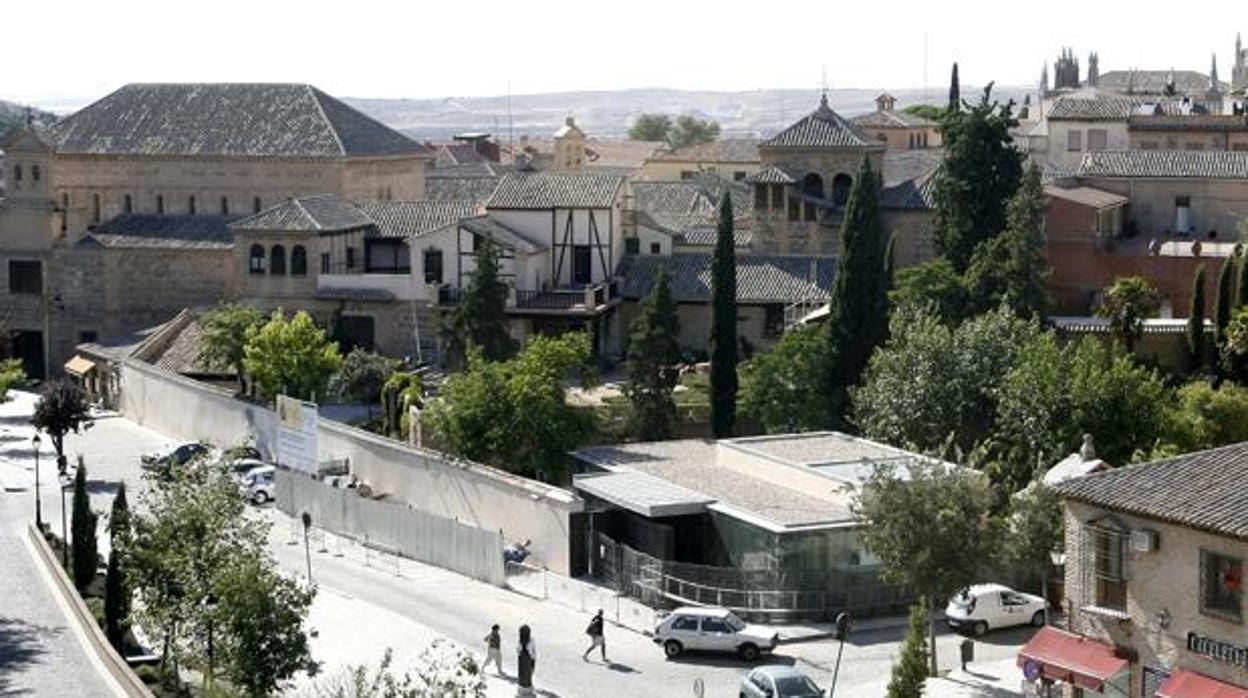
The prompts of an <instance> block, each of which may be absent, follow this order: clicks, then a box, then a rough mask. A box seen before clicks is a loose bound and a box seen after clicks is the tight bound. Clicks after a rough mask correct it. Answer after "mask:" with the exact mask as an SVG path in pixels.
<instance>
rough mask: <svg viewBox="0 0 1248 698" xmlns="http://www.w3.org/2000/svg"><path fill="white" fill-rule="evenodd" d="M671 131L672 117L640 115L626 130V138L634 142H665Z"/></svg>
mask: <svg viewBox="0 0 1248 698" xmlns="http://www.w3.org/2000/svg"><path fill="white" fill-rule="evenodd" d="M671 130H672V117H670V116H668V115H667V114H641V115H639V116H638V117H637V118H636V119H635V120H633V125H632V126H630V127H629V128H628V137H629V139H630V140H634V141H666V140H667V134H668V133H669V132H670V131H671Z"/></svg>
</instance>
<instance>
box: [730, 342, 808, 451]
mask: <svg viewBox="0 0 1248 698" xmlns="http://www.w3.org/2000/svg"><path fill="white" fill-rule="evenodd" d="M827 351H828V343H827V336H826V330H824V329H823V328H822V327H821V326H817V325H808V326H805V327H798V328H794V329H791V330H789V331H787V332H785V333H784V335H782V336H781V337H780V341H778V342H777V343H776V345H775V346H774V347H772V348H771V349H769V350H767V351H765V352H762V353H759V354H756V355H754V357H753V358H751V359H750V360H749V361H747V362H746V363H745V364H743V365H742V367H741V411H742V414H743V415H744V416H746V417H749V418H750V419H752V420H755V421H757V422H758V423H760V424H761V425H762V426H763V429H764V431H766V432H767V433H769V434H786V433H792V432H798V431H813V430H816V429H822V428H824V426H825V425H826V417H825V414H826V411H827V398H826V397H825V395H824V388H823V386H824V385H826V379H824V378H823V372H824V371H826V370H827V369H828V362H827V359H826V358H825V357H826V355H827Z"/></svg>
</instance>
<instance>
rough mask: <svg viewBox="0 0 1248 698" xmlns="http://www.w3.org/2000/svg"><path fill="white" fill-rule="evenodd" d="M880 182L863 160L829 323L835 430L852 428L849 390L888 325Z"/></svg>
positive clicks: (829, 410)
mask: <svg viewBox="0 0 1248 698" xmlns="http://www.w3.org/2000/svg"><path fill="white" fill-rule="evenodd" d="M879 182H880V180H879V177H878V176H877V175H876V173H875V172H874V171H873V170H872V168H871V161H870V160H869V159H868V158H866V157H864V158H863V159H862V163H861V165H860V166H859V168H858V176H857V177H856V178H855V179H854V183H853V186H852V187H851V188H850V191H849V200H848V201H847V202H846V205H845V215H844V218H843V220H842V223H841V246H840V250H841V253H840V257H839V259H838V260H837V272H836V281H835V284H834V286H833V289H832V302H831V304H830V306H829V314H828V319H827V323H826V324H827V328H828V352H827V355H826V359H827V361H828V368H827V370H826V371H825V372H824V373H823V376H824V377H825V379H826V380H827V384H826V387H825V390H826V397H827V406H826V408H825V414H826V415H827V419H828V423H829V424H831V425H832V426H833V428H836V429H841V430H845V429H847V428H848V424H847V422H846V417H847V416H848V412H849V389H850V388H851V387H852V386H855V385H857V384H858V382H859V381H860V380H861V378H862V372H863V371H864V370H866V367H867V361H868V360H870V358H871V353H872V352H873V351H875V347H876V346H878V345H879V343H880V342H881V341H882V340H883V338H884V333H885V331H886V329H887V324H888V277H887V275H886V270H885V266H884V257H885V240H884V234H883V231H882V230H881V227H880V220H879Z"/></svg>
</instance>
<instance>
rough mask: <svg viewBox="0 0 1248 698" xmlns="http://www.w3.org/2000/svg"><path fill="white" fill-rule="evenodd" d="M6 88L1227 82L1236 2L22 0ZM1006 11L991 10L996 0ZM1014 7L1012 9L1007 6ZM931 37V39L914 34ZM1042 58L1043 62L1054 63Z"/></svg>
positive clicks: (83, 91) (358, 89)
mask: <svg viewBox="0 0 1248 698" xmlns="http://www.w3.org/2000/svg"><path fill="white" fill-rule="evenodd" d="M9 4H10V3H6V7H5V11H4V13H3V15H2V16H3V24H4V25H5V27H0V46H3V48H4V55H5V67H4V69H3V71H0V99H8V100H11V101H18V102H23V103H35V104H38V105H41V106H51V107H57V106H60V108H62V109H64V108H66V107H67V106H76V105H81V104H83V103H85V102H89V101H91V100H94V99H96V98H98V97H101V96H103V95H104V94H107V93H108V92H110V91H112V90H113V89H115V88H117V87H119V86H121V85H123V84H125V83H128V82H308V83H312V84H315V85H317V86H318V87H321V88H322V89H324V90H326V91H327V92H330V93H331V94H334V95H337V96H342V97H411V98H440V97H448V96H456V97H466V96H487V95H499V94H504V93H506V92H507V90H508V84H510V89H511V92H512V93H513V94H534V93H542V92H557V91H565V90H612V89H624V88H631V87H672V88H685V89H711V90H752V89H759V88H797V89H806V88H810V89H815V88H818V87H820V86H821V85H822V84H823V82H824V79H825V78H824V77H823V76H824V74H825V71H826V84H827V85H828V86H829V87H831V88H833V89H835V88H846V87H858V88H870V89H900V88H921V87H925V86H928V87H931V88H933V89H942V90H943V88H944V86H945V85H946V84H947V82H948V76H949V67H950V64H951V63H952V62H953V61H955V60H956V61H958V62H959V64H960V65H959V70H960V73H961V80H962V84H964V85H982V84H984V83H986V82H987V81H989V80H995V81H996V82H997V83H998V84H1003V85H1032V84H1034V83H1035V82H1036V81H1037V80H1038V78H1039V74H1040V69H1041V66H1042V65H1043V64H1044V62H1045V61H1046V60H1047V61H1049V62H1050V63H1051V62H1052V61H1053V59H1054V58H1055V57H1056V55H1057V53H1058V51H1059V50H1060V49H1061V48H1062V47H1063V46H1070V47H1072V48H1074V50H1075V52H1076V54H1077V55H1078V56H1079V57H1080V63H1081V65H1082V66H1083V67H1084V68H1085V69H1086V59H1087V54H1088V52H1089V51H1092V50H1096V51H1097V52H1098V53H1099V54H1100V62H1101V71H1102V72H1106V71H1108V70H1113V69H1129V68H1131V67H1140V68H1158V69H1165V68H1170V67H1172V66H1173V67H1175V68H1179V69H1195V70H1200V71H1202V72H1204V71H1207V70H1208V68H1209V60H1210V55H1211V53H1212V52H1214V51H1216V52H1217V53H1218V64H1219V72H1220V77H1222V79H1224V80H1229V79H1230V74H1231V65H1232V64H1233V61H1234V55H1233V54H1234V42H1235V33H1236V32H1237V31H1239V30H1240V29H1241V28H1242V29H1244V30H1248V13H1242V12H1241V13H1239V14H1240V16H1242V17H1243V20H1242V22H1243V26H1242V27H1241V26H1238V25H1237V24H1236V21H1237V20H1236V18H1235V15H1236V13H1235V12H1233V11H1232V8H1234V7H1235V3H1232V2H1230V1H1229V0H1222V1H1221V2H1211V1H1209V0H1187V1H1186V2H1184V3H1183V11H1182V12H1172V13H1167V14H1166V18H1165V21H1164V23H1163V22H1159V21H1158V20H1157V19H1156V18H1157V16H1158V15H1157V14H1156V13H1152V12H1133V11H1129V10H1126V9H1123V8H1125V7H1126V6H1127V3H1124V2H1121V0H1118V1H1115V2H1104V1H1095V0H1093V1H1089V0H1081V1H1070V0H1050V1H1049V2H1041V3H1032V4H1026V5H1022V4H1018V3H1001V4H998V3H989V2H951V1H949V0H946V1H945V2H931V1H930V0H888V1H887V2H878V1H877V2H865V3H864V2H838V1H836V0H817V1H808V0H786V1H785V2H740V1H737V2H722V1H720V2H714V3H712V2H705V1H704V0H627V1H625V2H612V3H607V2H601V1H600V0H589V1H586V0H580V1H574V0H471V1H468V2H465V1H464V0H459V1H456V2H441V1H439V2H430V1H429V0H408V1H407V2H389V1H381V0H350V1H342V0H338V1H337V2H326V1H323V0H303V1H301V2H292V1H289V0H247V1H240V0H212V1H204V2H195V3H191V2H186V0H158V1H152V0H110V1H109V2H100V1H99V0H85V1H84V0H62V1H61V2H57V3H55V4H54V5H49V4H48V3H46V2H37V1H36V0H17V4H16V6H13V7H10V6H7V5H9ZM996 7H1003V8H1006V9H1004V10H1002V11H997V10H994V9H993V8H996ZM1020 10H1021V12H1020ZM925 46H926V51H925V48H924V47H925ZM1050 70H1051V69H1050Z"/></svg>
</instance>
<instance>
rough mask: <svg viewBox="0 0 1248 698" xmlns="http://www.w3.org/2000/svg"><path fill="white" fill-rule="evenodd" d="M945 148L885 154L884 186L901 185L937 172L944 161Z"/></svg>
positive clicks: (898, 151)
mask: <svg viewBox="0 0 1248 698" xmlns="http://www.w3.org/2000/svg"><path fill="white" fill-rule="evenodd" d="M944 158H945V151H944V149H943V148H916V149H914V150H895V151H891V152H887V153H884V166H883V170H884V186H885V187H891V186H893V185H894V184H901V183H902V182H904V181H906V180H907V179H918V178H920V177H925V176H927V175H930V174H932V173H933V172H935V171H936V170H937V169H938V168H939V167H940V163H941V162H943V161H944Z"/></svg>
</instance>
